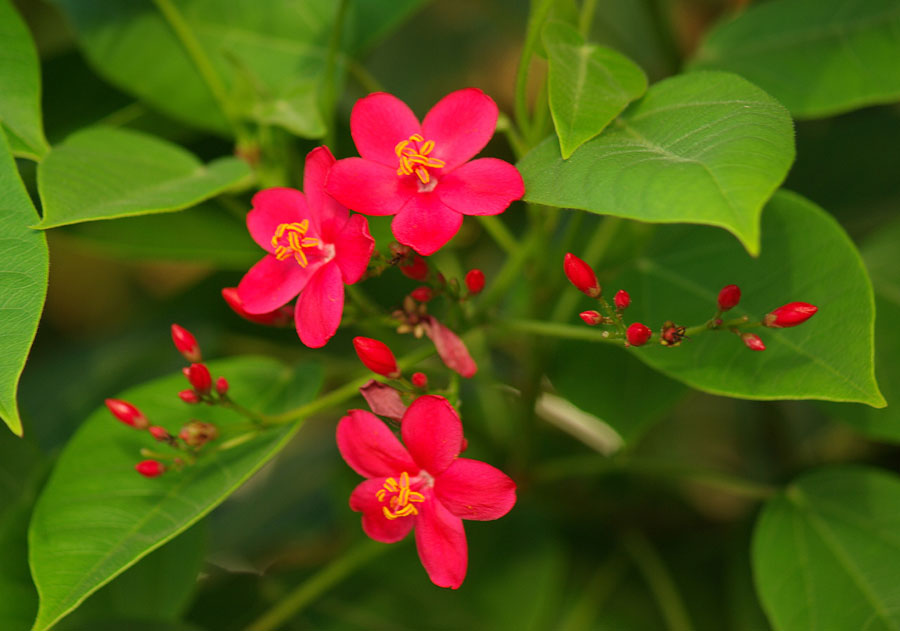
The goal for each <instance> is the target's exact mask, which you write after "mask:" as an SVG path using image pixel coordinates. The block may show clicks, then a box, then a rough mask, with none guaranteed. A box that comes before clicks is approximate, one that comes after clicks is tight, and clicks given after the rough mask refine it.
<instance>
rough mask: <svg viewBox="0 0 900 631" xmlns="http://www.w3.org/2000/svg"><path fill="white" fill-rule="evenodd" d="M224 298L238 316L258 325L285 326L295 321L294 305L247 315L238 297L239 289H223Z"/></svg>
mask: <svg viewBox="0 0 900 631" xmlns="http://www.w3.org/2000/svg"><path fill="white" fill-rule="evenodd" d="M222 298H224V299H225V302H227V303H228V306H229V307H231V310H232V311H234V312H235V313H236V314H238V315H239V316H241V317H242V318H244V319H245V320H248V321H250V322H255V323H256V324H264V325H266V326H285V325H287V324H290V323H292V322H293V321H294V305H293V303H288V304H286V305H283V306H281V307H278V308H277V309H275V311H270V312H269V313H247V311H245V310H244V303H243V301H242V300H241V298H240V296H238V292H237V287H225V288H224V289H222Z"/></svg>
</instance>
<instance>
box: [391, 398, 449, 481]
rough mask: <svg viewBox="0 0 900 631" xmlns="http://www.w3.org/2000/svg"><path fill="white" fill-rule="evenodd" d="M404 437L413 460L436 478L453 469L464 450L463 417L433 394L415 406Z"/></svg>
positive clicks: (403, 427) (403, 430) (405, 423)
mask: <svg viewBox="0 0 900 631" xmlns="http://www.w3.org/2000/svg"><path fill="white" fill-rule="evenodd" d="M400 433H401V435H402V436H403V443H404V444H405V445H406V448H407V449H408V450H409V454H410V456H412V459H413V460H415V462H416V464H417V465H419V467H421V468H422V469H425V470H426V471H427V472H428V473H430V474H431V475H432V476H437V475H439V474H440V473H442V472H443V471H444V469H446V468H447V467H449V466H450V463H451V462H453V459H454V458H456V457H457V456H458V455H459V450H460V448H461V447H462V438H463V429H462V421H460V420H459V414H457V413H456V410H454V409H453V406H452V405H450V403H449V402H448V401H447V399H445V398H444V397H439V396H437V395H433V394H426V395H424V396H421V397H419V398H418V399H416V400H415V401H413V402H412V405H410V406H409V409H408V410H406V414H404V415H403V420H402V421H401V426H400Z"/></svg>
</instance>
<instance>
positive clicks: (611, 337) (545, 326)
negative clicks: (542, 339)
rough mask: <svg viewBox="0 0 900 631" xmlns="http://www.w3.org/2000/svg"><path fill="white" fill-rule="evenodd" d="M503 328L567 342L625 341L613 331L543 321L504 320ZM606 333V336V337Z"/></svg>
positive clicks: (610, 342) (622, 344) (623, 342)
mask: <svg viewBox="0 0 900 631" xmlns="http://www.w3.org/2000/svg"><path fill="white" fill-rule="evenodd" d="M503 328H504V329H508V330H512V331H521V332H523V333H533V334H535V335H544V336H547V337H559V338H563V339H567V340H585V341H588V342H605V343H607V344H616V345H618V346H624V345H625V340H624V339H623V338H622V337H621V336H620V335H618V334H617V333H613V332H611V331H606V330H598V329H593V328H588V327H587V326H584V325H581V326H579V325H575V324H561V323H559V322H544V321H543V320H516V319H509V320H503ZM604 333H605V334H606V335H604Z"/></svg>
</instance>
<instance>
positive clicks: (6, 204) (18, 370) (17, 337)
mask: <svg viewBox="0 0 900 631" xmlns="http://www.w3.org/2000/svg"><path fill="white" fill-rule="evenodd" d="M35 219H37V212H35V210H34V206H32V205H31V199H30V198H29V197H28V193H27V192H26V191H25V186H24V185H23V184H22V180H21V178H20V177H19V172H18V171H17V170H16V164H15V162H14V161H13V158H12V154H11V153H10V149H9V146H8V145H7V143H6V136H5V135H4V134H3V132H2V131H0V296H2V299H0V339H2V340H3V343H2V346H3V352H2V353H0V418H2V419H3V421H4V422H5V423H6V424H7V425H8V426H9V428H10V429H11V430H12V431H13V432H15V433H16V434H19V435H20V436H21V435H22V421H21V420H20V418H19V406H18V403H17V402H16V388H17V387H18V384H19V377H20V376H21V374H22V368H23V367H24V366H25V358H26V357H28V351H29V349H30V348H31V342H32V341H33V340H34V334H35V332H36V331H37V325H38V320H40V318H41V311H43V308H44V298H45V297H46V295H47V273H48V265H49V254H48V252H47V238H46V237H45V236H44V235H43V234H42V233H40V232H38V231H36V230H32V229H31V228H29V226H31V225H33V224H34V222H35Z"/></svg>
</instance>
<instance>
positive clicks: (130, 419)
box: [106, 399, 150, 429]
mask: <svg viewBox="0 0 900 631" xmlns="http://www.w3.org/2000/svg"><path fill="white" fill-rule="evenodd" d="M106 407H107V408H109V411H110V412H112V415H113V416H115V417H116V418H117V419H119V420H120V421H122V422H123V423H125V424H126V425H131V426H132V427H134V428H135V429H146V428H147V425H149V424H150V423H149V421H147V417H146V416H144V414H143V413H142V412H141V411H140V410H139V409H137V408H136V407H134V406H133V405H131V404H130V403H129V402H128V401H122V400H121V399H107V400H106Z"/></svg>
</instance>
